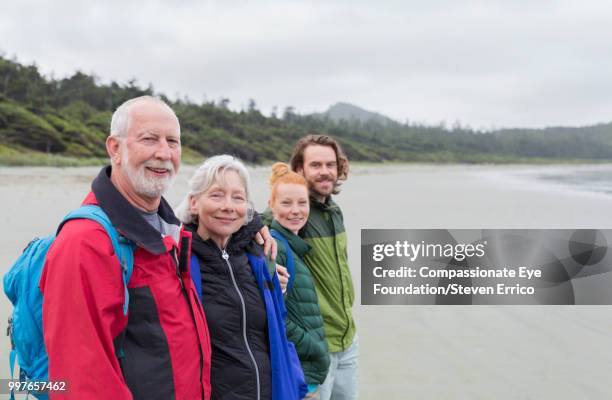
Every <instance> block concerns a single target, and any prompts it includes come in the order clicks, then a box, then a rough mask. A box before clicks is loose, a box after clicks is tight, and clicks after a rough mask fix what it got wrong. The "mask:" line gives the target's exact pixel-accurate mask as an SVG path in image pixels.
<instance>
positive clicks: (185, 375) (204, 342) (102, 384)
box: [40, 167, 211, 400]
mask: <svg viewBox="0 0 612 400" xmlns="http://www.w3.org/2000/svg"><path fill="white" fill-rule="evenodd" d="M109 175H110V167H109V168H106V169H103V170H102V172H101V173H100V175H99V176H98V177H97V178H96V179H95V180H94V182H93V184H92V192H91V193H89V195H88V196H87V198H86V199H85V201H84V202H83V204H99V205H100V207H101V208H102V209H103V210H104V211H105V212H106V213H107V215H108V216H109V218H110V219H111V221H112V222H113V225H115V228H116V229H117V230H118V231H119V232H120V233H121V234H122V235H123V236H125V237H127V238H128V239H130V240H132V241H133V242H135V243H137V245H138V247H137V249H136V250H135V252H134V269H133V273H132V277H131V279H130V281H129V284H128V290H129V295H130V302H129V310H128V315H127V316H126V315H124V314H123V302H124V288H123V281H122V278H121V268H120V266H119V261H118V259H117V257H116V256H115V255H114V253H113V247H112V244H111V241H110V238H109V237H108V236H107V235H106V233H105V231H104V229H103V228H102V227H101V226H100V225H98V224H97V223H96V222H94V221H90V220H74V221H69V222H68V223H66V224H65V226H64V227H63V229H62V230H61V231H60V233H59V235H58V237H57V239H56V240H55V242H54V243H53V245H52V247H51V249H50V250H49V253H48V255H47V259H46V262H45V266H44V270H43V273H42V276H41V281H40V288H41V290H42V291H43V331H44V338H45V346H46V348H47V353H48V355H49V380H50V381H65V382H66V383H67V387H68V390H67V392H66V393H59V392H58V393H52V398H71V399H112V400H122V399H132V398H134V399H164V400H165V399H170V398H175V399H181V400H182V399H185V400H191V399H205V400H207V399H209V397H210V355H211V350H210V340H209V335H208V327H207V325H206V319H205V317H204V311H203V310H202V307H201V305H200V303H199V301H198V299H197V294H196V291H195V289H194V287H193V283H192V281H191V279H190V274H189V269H188V266H187V264H188V263H187V262H185V263H179V261H178V260H179V259H184V260H188V259H189V257H188V254H187V255H185V254H183V257H179V249H180V247H181V246H179V245H178V243H179V238H180V240H188V241H189V242H190V240H191V235H190V233H189V232H185V231H183V230H182V228H180V227H179V221H178V220H177V219H176V217H175V216H174V214H173V213H172V210H171V209H170V207H169V206H168V205H167V203H166V202H165V200H163V199H162V203H161V204H160V207H159V211H158V214H159V215H160V217H161V218H162V219H163V224H164V233H165V236H163V238H162V235H160V234H159V232H158V231H156V230H155V229H154V228H153V227H151V226H150V225H149V224H148V223H147V222H146V221H145V219H144V218H143V217H142V216H141V215H140V214H139V213H138V212H137V211H136V209H134V207H133V206H131V204H130V203H129V202H127V200H125V198H123V196H121V194H120V193H119V192H118V191H117V190H116V189H115V187H114V186H113V185H112V183H111V182H110V179H109ZM189 247H190V246H188V247H187V248H189ZM183 248H185V247H183ZM179 265H181V266H183V265H184V266H185V267H182V268H181V267H179ZM179 277H180V278H179ZM120 352H123V353H124V354H125V356H124V357H118V356H117V354H119V353H120Z"/></svg>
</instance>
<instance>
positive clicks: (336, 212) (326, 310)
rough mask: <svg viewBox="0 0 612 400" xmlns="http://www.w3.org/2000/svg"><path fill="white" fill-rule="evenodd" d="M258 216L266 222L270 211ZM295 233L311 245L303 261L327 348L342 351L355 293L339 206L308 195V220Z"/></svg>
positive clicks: (350, 334) (349, 334) (349, 337)
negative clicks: (308, 275)
mask: <svg viewBox="0 0 612 400" xmlns="http://www.w3.org/2000/svg"><path fill="white" fill-rule="evenodd" d="M262 219H263V221H264V223H266V224H269V223H270V221H271V220H272V219H271V212H270V211H269V210H266V212H265V213H264V216H263V217H262ZM299 234H300V237H301V238H303V239H304V241H306V242H307V243H308V244H309V245H310V246H311V247H312V249H311V250H310V251H309V252H308V253H307V254H306V255H305V256H304V261H305V263H306V265H308V268H309V270H310V273H311V274H312V278H313V281H314V283H315V288H316V290H317V297H318V299H319V306H320V307H321V314H322V315H323V323H324V326H325V337H326V338H327V344H328V347H329V351H330V352H332V353H336V352H339V351H345V350H347V349H348V348H349V346H350V345H351V343H353V338H354V337H355V332H356V329H355V321H354V320H353V312H352V307H353V302H354V300H355V292H354V289H353V279H352V278H351V271H350V270H349V266H348V255H347V244H346V231H345V229H344V217H343V215H342V211H341V210H340V207H338V205H337V204H336V203H335V202H334V201H333V200H332V199H331V198H328V199H327V201H326V202H325V203H320V202H318V201H316V200H315V199H313V198H312V197H311V198H310V215H309V217H308V222H307V223H306V225H305V226H304V227H303V228H302V229H301V230H300V232H299Z"/></svg>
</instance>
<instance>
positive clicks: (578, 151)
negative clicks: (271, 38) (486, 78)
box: [0, 56, 612, 163]
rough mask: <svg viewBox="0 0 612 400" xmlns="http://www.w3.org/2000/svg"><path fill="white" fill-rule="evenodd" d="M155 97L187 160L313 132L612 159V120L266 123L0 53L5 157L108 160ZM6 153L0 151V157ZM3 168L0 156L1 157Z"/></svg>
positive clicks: (414, 154) (448, 152)
mask: <svg viewBox="0 0 612 400" xmlns="http://www.w3.org/2000/svg"><path fill="white" fill-rule="evenodd" d="M145 94H148V95H158V96H160V97H161V98H163V99H164V100H165V101H167V102H168V103H169V105H170V106H171V107H172V108H173V109H174V110H175V112H176V114H177V115H178V117H179V119H180V121H181V128H182V142H183V148H184V152H185V155H186V156H187V157H186V158H187V159H194V160H195V159H201V158H202V157H206V156H210V155H213V154H219V153H228V154H234V155H236V156H238V157H240V158H242V159H243V160H245V161H247V162H251V163H263V162H268V161H272V160H287V159H288V157H289V155H290V152H291V149H292V146H293V144H294V143H295V141H296V140H297V139H298V138H300V137H301V136H303V135H305V134H306V133H309V132H324V133H328V134H330V135H333V136H334V137H336V138H338V139H339V141H340V142H341V143H342V145H343V147H344V149H345V151H346V153H347V155H348V156H349V158H350V159H352V160H356V161H369V162H386V161H397V162H411V161H418V162H466V163H480V162H557V161H567V160H581V161H606V160H609V159H611V158H612V123H608V124H598V125H593V126H589V127H581V128H562V127H558V128H546V129H520V128H516V129H500V130H494V131H488V132H483V131H478V130H474V129H471V128H469V127H462V126H461V125H459V124H456V125H454V126H453V127H452V128H446V127H445V126H443V125H437V126H434V125H427V124H420V123H397V122H385V123H382V122H377V121H369V122H359V121H357V120H340V121H335V120H333V119H331V118H329V117H325V116H324V115H323V116H322V115H300V114H298V113H297V112H296V111H295V109H294V108H293V107H287V108H285V110H284V112H283V113H282V115H277V113H276V112H274V113H272V115H270V116H266V115H264V114H263V113H262V112H261V111H260V110H258V108H257V105H256V103H255V101H253V100H251V101H250V102H249V104H248V106H247V107H246V109H244V110H241V111H232V110H230V109H229V108H228V103H229V99H221V100H219V101H217V102H214V101H203V102H199V103H198V102H194V101H191V100H189V99H177V100H171V99H169V98H167V97H166V96H165V95H164V94H162V93H157V92H155V90H154V88H153V86H152V85H148V86H147V87H142V86H140V85H139V84H138V83H137V82H136V80H131V81H129V82H127V83H126V84H121V83H117V82H111V83H108V84H104V83H101V82H100V81H99V79H98V78H97V77H95V76H92V75H88V74H85V73H82V72H76V73H74V74H73V75H72V76H70V77H65V78H60V79H56V78H54V77H52V76H51V77H46V76H43V75H42V74H41V73H40V71H39V69H38V67H37V66H36V65H35V64H33V65H24V64H22V63H20V62H19V61H17V60H16V59H8V58H6V57H5V56H0V150H5V151H15V152H29V151H32V152H40V153H45V154H57V155H62V156H67V157H76V158H104V157H105V156H106V151H105V147H104V141H105V138H106V136H107V134H108V129H109V121H110V117H111V114H112V111H113V110H114V109H115V108H116V107H117V106H118V105H120V104H121V103H122V102H124V101H125V100H127V99H130V98H133V97H136V96H141V95H145ZM1 154H2V151H0V155H1ZM0 162H2V161H1V158H0Z"/></svg>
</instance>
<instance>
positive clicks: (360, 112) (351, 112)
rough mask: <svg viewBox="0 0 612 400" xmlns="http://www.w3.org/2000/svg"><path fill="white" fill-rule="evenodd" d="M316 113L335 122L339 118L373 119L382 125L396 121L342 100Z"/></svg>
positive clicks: (368, 120)
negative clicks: (322, 111)
mask: <svg viewBox="0 0 612 400" xmlns="http://www.w3.org/2000/svg"><path fill="white" fill-rule="evenodd" d="M317 115H319V116H322V117H328V118H329V119H331V120H332V121H336V122H338V121H340V120H347V121H351V120H357V121H359V122H361V123H366V122H370V121H374V122H378V123H380V124H383V125H386V124H389V123H397V122H396V121H394V120H392V119H391V118H389V117H387V116H385V115H382V114H380V113H377V112H372V111H368V110H365V109H363V108H361V107H358V106H355V105H353V104H350V103H343V102H339V103H336V104H334V105H333V106H331V107H329V109H328V110H327V111H325V112H324V113H320V114H317Z"/></svg>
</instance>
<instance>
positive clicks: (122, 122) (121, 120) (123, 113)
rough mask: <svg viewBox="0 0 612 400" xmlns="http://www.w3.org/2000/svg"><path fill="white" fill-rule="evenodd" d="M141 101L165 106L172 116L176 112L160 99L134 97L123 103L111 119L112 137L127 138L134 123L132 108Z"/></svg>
mask: <svg viewBox="0 0 612 400" xmlns="http://www.w3.org/2000/svg"><path fill="white" fill-rule="evenodd" d="M141 101H152V102H155V103H159V104H163V105H164V106H166V107H168V110H170V111H171V112H172V114H174V110H172V108H171V107H170V106H169V105H168V104H166V102H165V101H163V100H162V99H160V98H159V97H154V96H148V95H147V96H140V97H134V98H133V99H129V100H126V101H125V102H123V104H121V105H120V106H119V107H117V109H116V110H115V112H114V113H113V117H112V118H111V124H110V136H115V137H122V138H125V137H127V133H128V130H129V129H130V123H131V122H132V118H131V117H130V107H132V106H133V105H134V104H136V103H138V102H141ZM174 116H176V114H174Z"/></svg>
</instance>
